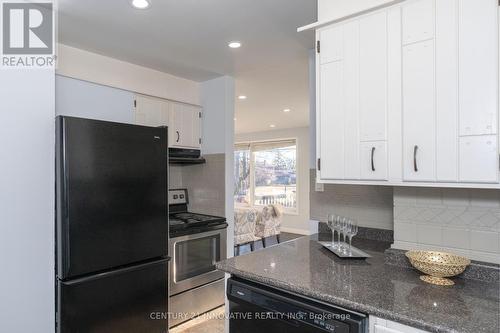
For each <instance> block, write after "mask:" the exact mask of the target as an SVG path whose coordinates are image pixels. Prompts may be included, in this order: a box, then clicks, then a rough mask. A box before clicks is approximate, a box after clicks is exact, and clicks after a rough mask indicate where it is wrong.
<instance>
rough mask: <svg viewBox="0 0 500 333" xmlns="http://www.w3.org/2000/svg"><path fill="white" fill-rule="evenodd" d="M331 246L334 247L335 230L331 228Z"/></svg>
mask: <svg viewBox="0 0 500 333" xmlns="http://www.w3.org/2000/svg"><path fill="white" fill-rule="evenodd" d="M332 246H333V247H335V230H332Z"/></svg>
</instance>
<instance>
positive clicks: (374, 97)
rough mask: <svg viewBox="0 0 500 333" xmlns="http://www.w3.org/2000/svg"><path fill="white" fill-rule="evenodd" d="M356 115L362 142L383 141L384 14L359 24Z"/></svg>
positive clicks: (384, 80)
mask: <svg viewBox="0 0 500 333" xmlns="http://www.w3.org/2000/svg"><path fill="white" fill-rule="evenodd" d="M359 57H360V59H359V94H360V96H359V97H360V100H359V103H360V105H359V112H360V117H359V119H360V132H361V133H360V136H361V141H379V140H386V139H387V135H386V130H387V14H386V12H385V11H384V12H380V13H376V14H372V15H369V16H366V17H363V18H361V19H360V20H359Z"/></svg>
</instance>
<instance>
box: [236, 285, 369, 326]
mask: <svg viewBox="0 0 500 333" xmlns="http://www.w3.org/2000/svg"><path fill="white" fill-rule="evenodd" d="M227 297H228V299H229V312H230V314H229V315H230V317H229V332H231V333H255V332H258V333H266V332H272V333H296V332H297V333H298V332H300V333H312V332H335V333H366V332H368V319H367V316H365V315H363V314H360V313H357V312H351V311H348V310H345V309H341V308H338V307H335V306H331V305H326V304H323V303H320V302H316V301H313V300H310V299H306V298H303V297H299V296H297V295H294V294H290V293H287V292H284V291H281V290H276V289H274V288H269V287H266V286H263V285H260V284H256V283H252V282H249V281H246V280H240V279H237V278H231V279H229V280H228V284H227Z"/></svg>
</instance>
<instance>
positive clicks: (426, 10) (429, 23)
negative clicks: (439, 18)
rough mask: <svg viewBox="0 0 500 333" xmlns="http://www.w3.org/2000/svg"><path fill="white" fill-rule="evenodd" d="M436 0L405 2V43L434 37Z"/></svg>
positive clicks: (403, 8) (403, 9) (403, 6)
mask: <svg viewBox="0 0 500 333" xmlns="http://www.w3.org/2000/svg"><path fill="white" fill-rule="evenodd" d="M434 1H435V0H418V1H412V0H409V1H407V2H405V3H403V5H402V11H403V45H406V44H410V43H415V42H421V41H424V40H427V39H431V38H434V21H435V20H434Z"/></svg>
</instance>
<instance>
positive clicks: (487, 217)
mask: <svg viewBox="0 0 500 333" xmlns="http://www.w3.org/2000/svg"><path fill="white" fill-rule="evenodd" d="M499 225H500V219H499V218H498V216H496V215H495V214H494V213H493V212H486V213H485V214H484V215H482V216H481V217H480V218H479V219H478V220H477V221H476V223H475V226H476V227H477V228H480V229H483V230H484V229H485V230H490V231H497V230H498V228H499Z"/></svg>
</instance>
